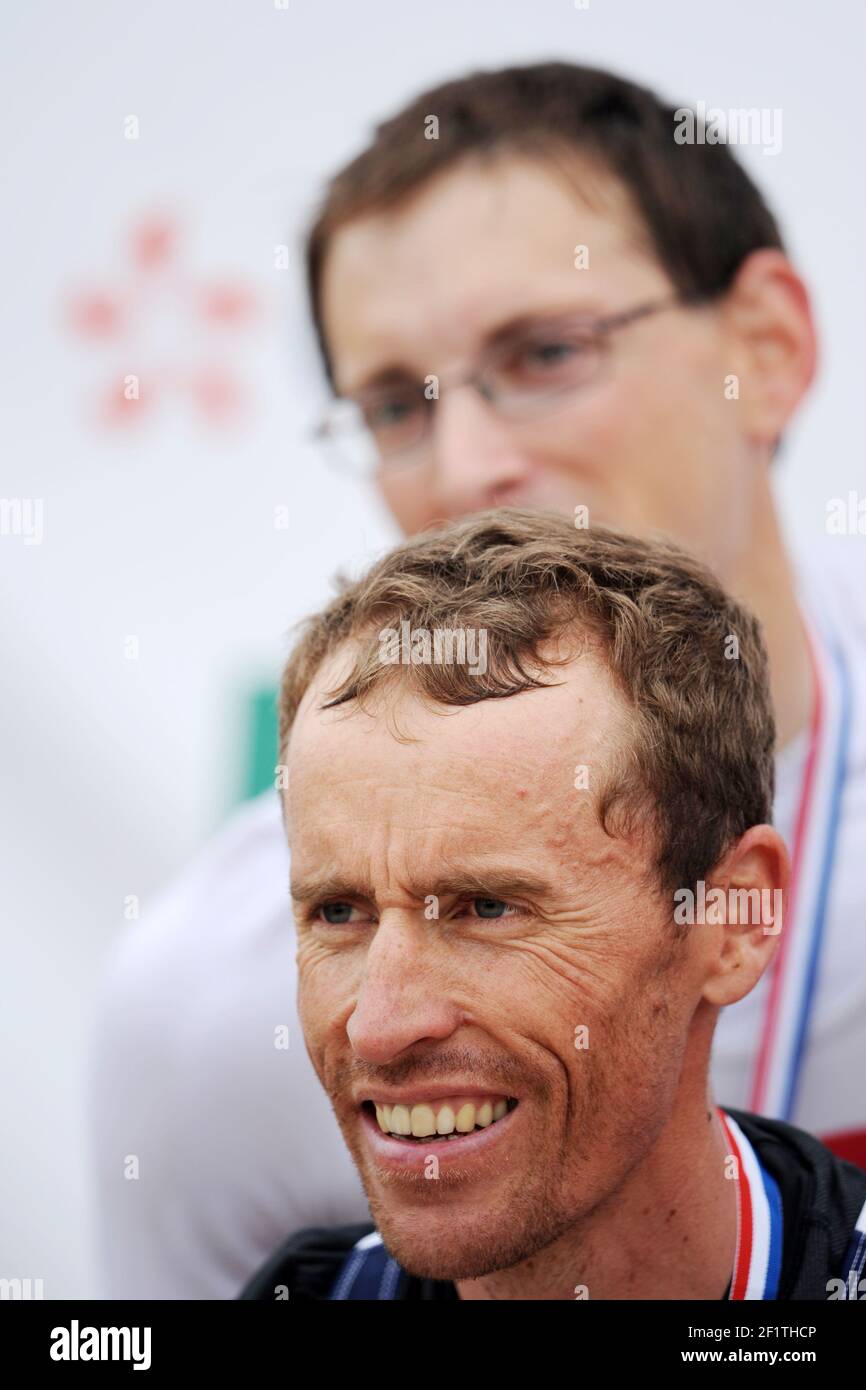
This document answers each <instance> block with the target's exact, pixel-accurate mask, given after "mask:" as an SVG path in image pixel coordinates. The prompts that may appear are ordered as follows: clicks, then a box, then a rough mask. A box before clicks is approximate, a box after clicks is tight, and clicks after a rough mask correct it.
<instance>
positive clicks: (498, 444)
mask: <svg viewBox="0 0 866 1390" xmlns="http://www.w3.org/2000/svg"><path fill="white" fill-rule="evenodd" d="M431 449H432V459H433V491H434V495H435V501H436V505H437V510H438V512H439V513H440V514H441V516H442V517H444V518H445V519H449V518H452V517H460V516H466V515H467V514H469V513H470V512H477V511H483V510H484V509H485V508H487V507H498V506H507V505H508V504H509V503H519V502H520V500H521V494H522V492H523V490H524V488H525V485H526V482H527V479H528V477H529V472H530V463H529V458H528V455H527V454H526V451H525V450H524V449H523V447H522V446H521V444H520V443H519V442H518V440H517V436H516V431H515V430H514V429H513V427H511V428H510V427H509V425H508V423H507V422H506V421H504V420H502V419H500V418H499V417H498V416H497V415H496V413H495V411H494V409H493V406H492V405H490V404H489V403H488V402H487V401H486V400H484V399H482V397H481V396H480V395H479V394H478V392H477V391H476V390H475V388H474V387H472V386H468V385H464V386H459V387H451V389H450V390H446V391H445V392H443V395H442V397H441V398H440V399H439V401H438V402H437V405H436V412H435V416H434V420H433V426H432V435H431Z"/></svg>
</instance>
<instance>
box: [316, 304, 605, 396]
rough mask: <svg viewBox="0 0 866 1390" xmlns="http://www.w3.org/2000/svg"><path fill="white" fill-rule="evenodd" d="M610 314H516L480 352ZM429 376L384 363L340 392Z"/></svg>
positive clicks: (553, 310)
mask: <svg viewBox="0 0 866 1390" xmlns="http://www.w3.org/2000/svg"><path fill="white" fill-rule="evenodd" d="M607 312H608V310H607V309H605V308H604V307H603V306H602V305H601V304H596V303H594V302H593V303H588V304H582V305H579V306H576V305H574V304H566V305H563V304H558V305H550V306H548V307H547V308H544V309H534V310H532V311H526V312H522V313H519V314H513V315H512V316H511V317H510V318H507V319H504V320H503V321H502V322H501V323H498V324H496V325H495V327H493V328H490V329H488V330H487V332H486V333H484V334H483V335H482V337H481V340H480V343H479V345H478V347H477V348H476V349H475V353H476V355H477V353H478V352H484V351H485V350H486V349H487V348H490V347H498V346H499V345H500V344H501V343H503V342H507V341H508V340H509V339H510V338H514V337H519V336H520V334H522V333H526V332H528V331H529V329H531V328H535V327H536V326H537V325H539V324H546V323H553V324H556V323H559V322H568V321H569V320H571V319H577V320H580V319H587V320H588V321H592V320H593V319H597V318H603V317H604V315H605V314H606V313H607ZM425 377H426V370H425V371H418V372H415V371H413V370H412V368H411V367H408V366H406V364H405V363H404V362H398V361H394V362H389V363H383V364H382V365H381V366H378V367H374V368H373V369H372V371H370V372H367V373H365V374H364V376H363V377H362V378H361V380H360V381H359V382H358V383H357V384H356V385H353V386H351V387H349V388H348V389H347V390H342V389H341V390H340V392H339V394H340V395H343V396H357V395H359V394H362V393H364V392H367V391H376V390H379V389H381V388H383V387H388V386H399V385H401V384H403V383H407V382H408V383H415V384H416V385H420V384H421V383H422V382H423V381H424V379H425Z"/></svg>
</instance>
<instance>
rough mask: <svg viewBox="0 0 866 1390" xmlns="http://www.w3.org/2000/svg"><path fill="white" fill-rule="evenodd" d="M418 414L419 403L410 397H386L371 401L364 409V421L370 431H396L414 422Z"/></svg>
mask: <svg viewBox="0 0 866 1390" xmlns="http://www.w3.org/2000/svg"><path fill="white" fill-rule="evenodd" d="M417 413H418V402H417V401H416V400H415V399H414V398H413V397H409V396H393V397H385V398H383V399H382V400H378V401H369V402H368V403H367V404H366V405H365V406H364V407H363V414H364V420H365V422H366V425H367V428H368V429H370V430H374V431H377V430H395V429H399V428H400V426H401V425H405V423H406V421H407V420H412V419H413V418H414V417H415V416H416V415H417Z"/></svg>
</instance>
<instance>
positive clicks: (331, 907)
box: [319, 903, 356, 927]
mask: <svg viewBox="0 0 866 1390" xmlns="http://www.w3.org/2000/svg"><path fill="white" fill-rule="evenodd" d="M355 911H356V909H355V908H354V907H353V905H352V904H351V903H323V905H322V906H321V907H320V908H319V912H320V913H321V914H322V917H323V918H324V920H325V921H326V922H328V923H329V925H330V926H332V927H341V926H344V925H345V923H347V922H349V921H351V917H352V913H353V912H355Z"/></svg>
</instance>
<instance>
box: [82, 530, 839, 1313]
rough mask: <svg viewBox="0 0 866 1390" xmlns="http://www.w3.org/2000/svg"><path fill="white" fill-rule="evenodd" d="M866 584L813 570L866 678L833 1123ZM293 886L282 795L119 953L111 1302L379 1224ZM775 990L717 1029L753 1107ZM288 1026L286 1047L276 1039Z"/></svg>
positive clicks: (213, 1289) (821, 1022)
mask: <svg viewBox="0 0 866 1390" xmlns="http://www.w3.org/2000/svg"><path fill="white" fill-rule="evenodd" d="M852 543H853V544H856V541H853V539H852ZM846 584H849V585H850V586H851V587H850V589H849V591H848V592H845V585H846ZM864 590H866V585H864V584H863V583H862V576H861V579H860V581H859V582H856V581H854V582H852V580H851V579H850V578H847V579H846V577H845V575H844V574H842V575H841V576H840V575H837V576H836V577H835V578H834V579H833V581H832V582H831V583H830V585H829V596H828V589H827V577H826V576H824V578H823V579H822V580H820V581H818V580H810V581H809V597H810V599H812V601H813V602H816V601H817V604H818V606H819V607H820V605H821V604H822V603H823V604H826V603H828V602H829V603H830V604H832V606H833V608H834V610H835V614H836V616H837V617H838V616H839V615H840V614H841V615H842V616H843V618H844V621H843V623H842V624H840V625H839V631H840V636H841V640H842V641H843V643H844V647H845V654H846V657H847V658H848V660H849V663H850V669H851V673H852V677H853V687H854V688H853V700H854V719H853V726H852V744H851V750H850V766H849V770H848V776H847V780H846V784H845V792H844V798H843V804H842V818H841V824H840V838H839V842H838V847H837V854H836V858H835V867H834V872H833V881H832V891H831V895H830V899H829V909H828V919H827V926H826V930H825V938H824V944H823V948H822V953H821V964H820V970H819V973H818V983H817V987H816V994H815V1003H814V1006H813V1010H812V1018H811V1027H810V1032H809V1035H808V1044H807V1050H806V1055H805V1061H804V1065H803V1068H802V1071H801V1083H800V1089H799V1092H798V1102H797V1106H796V1112H795V1114H794V1115H793V1116H792V1117H791V1118H792V1120H793V1122H794V1123H796V1124H798V1125H800V1126H801V1127H803V1128H806V1129H812V1130H814V1131H815V1132H817V1133H819V1134H820V1133H827V1132H829V1131H838V1130H844V1129H849V1128H863V1127H866V1083H864V1075H866V945H864V936H866V920H864V918H866V913H864V905H866V887H864V878H863V868H864V864H866V616H864V615H866V598H864ZM807 746H808V734H805V733H804V734H803V735H801V736H800V737H799V738H798V739H796V740H795V741H794V742H793V743H792V744H791V745H789V746H788V747H787V748H785V749H783V750H782V752H781V754H780V756H779V759H778V763H777V798H776V820H777V824H778V827H779V829H780V831H781V833H782V834H783V835H785V836H786V838H787V837H788V836H790V834H791V829H792V823H793V820H794V816H795V808H796V803H797V799H798V792H799V785H800V781H801V779H802V774H803V765H804V761H805V757H806V751H807ZM789 842H790V841H789ZM288 877H289V866H288V851H287V847H286V842H285V832H284V829H283V824H282V818H281V814H280V807H279V802H278V798H277V793H276V792H275V791H273V792H268V793H266V794H265V795H263V796H261V797H259V798H257V799H256V800H254V801H252V802H250V803H248V804H247V805H246V806H244V807H243V808H242V809H241V810H240V811H239V812H237V813H236V814H235V815H234V817H233V818H232V819H231V821H230V822H229V823H228V824H227V826H226V827H225V828H224V830H223V831H222V832H221V833H220V834H219V835H218V836H217V837H216V839H215V840H214V841H213V842H212V843H211V844H210V845H209V846H208V847H207V849H206V850H205V851H204V852H203V853H202V854H201V855H199V857H198V858H197V860H196V861H195V862H194V864H193V865H192V866H191V867H190V868H189V869H188V870H187V871H186V872H185V873H184V874H183V876H182V877H181V878H180V880H179V881H178V882H177V883H176V884H175V885H174V887H173V888H172V889H170V891H169V892H168V893H167V894H166V895H165V897H164V899H163V901H162V903H161V904H160V905H159V907H158V908H156V909H155V910H153V911H152V912H149V913H147V914H145V915H144V916H143V917H142V919H141V920H140V921H139V922H137V923H134V924H131V925H130V927H129V929H128V930H127V932H126V935H125V937H124V939H123V940H122V942H121V943H119V947H118V949H117V950H116V952H115V956H114V959H113V961H112V963H111V968H110V970H109V972H108V974H107V977H106V979H105V982H104V986H103V992H102V1004H101V1008H100V1010H99V1013H98V1023H97V1029H96V1035H95V1039H94V1050H93V1070H92V1076H91V1096H90V1106H91V1115H92V1128H93V1143H94V1150H95V1162H96V1173H95V1176H96V1183H97V1194H96V1196H97V1211H98V1218H99V1227H100V1240H101V1247H102V1255H103V1270H104V1277H103V1290H102V1295H103V1296H104V1297H117V1298H233V1297H234V1296H235V1295H236V1294H237V1292H238V1291H239V1290H240V1288H241V1286H242V1285H243V1284H244V1283H245V1281H246V1280H247V1279H248V1278H249V1277H250V1276H251V1275H252V1274H253V1273H254V1272H255V1270H256V1269H257V1268H258V1267H259V1266H260V1265H261V1264H262V1263H263V1262H264V1260H265V1259H266V1258H267V1257H268V1256H269V1255H270V1254H271V1252H272V1251H273V1250H274V1249H275V1247H276V1246H277V1245H278V1244H279V1242H280V1241H281V1240H282V1239H284V1238H285V1237H286V1236H287V1235H289V1234H290V1233H291V1232H292V1231H294V1230H296V1229H299V1228H300V1227H303V1226H310V1225H319V1224H322V1225H329V1224H338V1223H342V1222H349V1221H354V1220H365V1219H368V1218H369V1212H368V1208H367V1203H366V1200H365V1197H364V1194H363V1190H362V1187H361V1184H360V1180H359V1178H358V1176H357V1173H356V1171H355V1169H354V1166H353V1164H352V1162H351V1159H350V1158H349V1155H348V1151H347V1150H346V1147H345V1145H344V1143H343V1140H342V1136H341V1134H340V1131H339V1128H338V1126H337V1123H336V1120H335V1119H334V1116H333V1113H332V1111H331V1109H330V1105H329V1103H328V1101H327V1099H326V1097H325V1094H324V1092H323V1090H322V1088H321V1086H320V1084H319V1081H318V1078H317V1077H316V1075H315V1072H314V1070H313V1067H312V1064H311V1062H310V1060H309V1057H308V1055H307V1052H306V1049H305V1047H304V1041H303V1035H302V1033H301V1028H300V1023H299V1020H298V1016H297V1012H296V1007H295V993H296V986H297V979H296V971H295V962H294V953H295V934H294V927H293V924H292V920H291V914H290V902H289V895H288ZM765 994H766V981H765V980H762V981H761V983H760V984H759V985H758V986H757V988H756V989H755V990H754V991H753V992H752V994H751V995H749V996H747V998H746V999H744V1000H742V1001H740V1003H739V1004H737V1005H734V1006H732V1007H731V1008H730V1009H727V1010H724V1011H723V1013H722V1016H721V1018H720V1020H719V1024H718V1028H717V1034H716V1044H715V1051H714V1062H713V1086H714V1093H715V1099H716V1100H717V1101H718V1102H720V1103H722V1104H726V1105H731V1106H735V1107H741V1108H745V1107H746V1105H747V1100H748V1094H749V1071H750V1059H751V1058H752V1057H753V1056H754V1052H755V1049H756V1047H757V1040H758V1037H759V1035H760V1028H761V1020H762V1016H763V1008H764V1004H765ZM285 1025H287V1026H288V1031H289V1040H290V1045H289V1048H288V1050H284V1049H282V1048H279V1047H277V1046H275V1039H276V1038H277V1036H278V1034H277V1031H276V1030H278V1029H280V1027H281V1026H285ZM130 1156H132V1157H133V1158H137V1160H138V1176H137V1177H135V1178H132V1179H131V1178H128V1177H126V1176H125V1168H124V1165H125V1164H126V1165H127V1171H130V1170H131V1171H134V1169H130V1164H129V1159H130Z"/></svg>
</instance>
